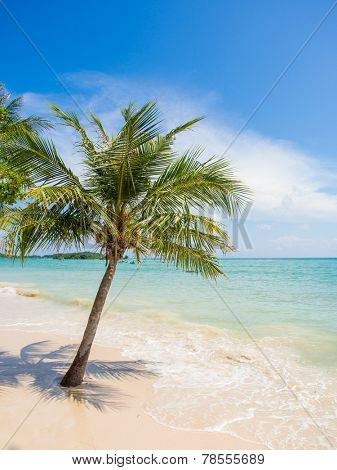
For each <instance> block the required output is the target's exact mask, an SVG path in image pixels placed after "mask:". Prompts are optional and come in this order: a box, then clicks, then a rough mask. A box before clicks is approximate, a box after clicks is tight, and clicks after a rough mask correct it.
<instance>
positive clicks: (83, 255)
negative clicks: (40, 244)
mask: <svg viewBox="0 0 337 470" xmlns="http://www.w3.org/2000/svg"><path fill="white" fill-rule="evenodd" d="M0 258H7V257H6V256H5V255H3V254H2V253H0ZM26 258H40V259H41V258H49V259H59V260H62V259H105V256H104V255H102V254H100V253H93V252H92V251H79V252H77V253H54V254H52V255H43V256H39V255H31V256H26ZM123 259H128V256H127V255H125V256H124V257H123Z"/></svg>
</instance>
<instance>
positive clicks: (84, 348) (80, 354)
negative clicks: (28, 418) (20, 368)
mask: <svg viewBox="0 0 337 470" xmlns="http://www.w3.org/2000/svg"><path fill="white" fill-rule="evenodd" d="M115 271H116V260H115V259H111V260H110V261H109V264H108V267H107V269H106V271H105V274H104V276H103V279H102V282H101V284H100V286H99V289H98V292H97V295H96V298H95V301H94V304H93V306H92V309H91V312H90V315H89V319H88V323H87V326H86V329H85V331H84V335H83V338H82V341H81V344H80V346H79V348H78V351H77V354H76V356H75V359H74V360H73V362H72V364H71V366H70V368H69V370H68V372H67V373H66V375H65V376H64V377H63V379H62V381H61V385H62V386H63V387H76V386H78V385H81V383H82V381H83V377H84V373H85V368H86V366H87V363H88V359H89V354H90V351H91V346H92V343H93V341H94V339H95V335H96V331H97V327H98V323H99V320H100V318H101V314H102V311H103V308H104V304H105V301H106V298H107V296H108V293H109V290H110V286H111V282H112V279H113V277H114V274H115Z"/></svg>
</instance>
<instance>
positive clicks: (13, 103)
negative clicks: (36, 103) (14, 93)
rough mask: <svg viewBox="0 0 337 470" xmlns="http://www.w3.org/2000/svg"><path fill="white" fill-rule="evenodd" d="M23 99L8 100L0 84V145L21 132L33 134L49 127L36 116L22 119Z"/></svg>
mask: <svg viewBox="0 0 337 470" xmlns="http://www.w3.org/2000/svg"><path fill="white" fill-rule="evenodd" d="M22 107H23V98H22V97H21V96H19V97H17V98H14V99H12V100H11V99H10V93H7V92H6V90H5V88H4V86H3V85H2V84H1V83H0V143H1V142H4V141H5V140H9V139H11V138H13V137H14V136H17V135H19V134H22V133H23V132H35V131H39V130H41V129H46V128H48V127H50V124H49V123H48V121H46V120H45V119H41V118H40V117H38V116H28V117H26V118H25V117H22V115H21V110H22Z"/></svg>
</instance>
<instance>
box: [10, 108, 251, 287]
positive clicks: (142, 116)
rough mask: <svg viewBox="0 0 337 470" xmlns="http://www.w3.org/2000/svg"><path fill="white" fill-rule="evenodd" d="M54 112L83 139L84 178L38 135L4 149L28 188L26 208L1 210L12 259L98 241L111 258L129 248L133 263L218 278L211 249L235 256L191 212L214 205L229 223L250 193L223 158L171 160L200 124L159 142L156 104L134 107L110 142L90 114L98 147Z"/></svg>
mask: <svg viewBox="0 0 337 470" xmlns="http://www.w3.org/2000/svg"><path fill="white" fill-rule="evenodd" d="M52 109H53V110H54V112H55V113H56V115H57V117H58V118H60V120H61V122H62V123H63V124H65V125H67V126H70V127H72V128H74V129H75V130H76V131H77V133H78V134H79V137H80V139H79V141H78V146H79V148H80V150H81V151H82V153H83V166H84V173H83V177H82V178H81V179H80V178H79V177H78V176H76V175H75V174H74V173H73V172H72V171H71V170H70V169H69V168H67V166H66V165H65V163H64V162H63V160H62V159H61V157H60V156H59V154H58V153H57V150H56V148H55V146H54V144H53V143H52V142H51V141H49V140H46V139H43V138H41V137H39V136H38V135H36V134H35V135H32V134H30V135H29V134H27V135H21V136H18V137H17V138H16V139H15V141H14V142H13V141H12V142H10V143H9V144H8V145H7V146H6V147H5V150H4V153H5V154H6V155H7V158H8V160H9V161H10V164H11V165H12V166H13V167H15V168H16V170H20V171H22V172H24V173H27V174H29V177H30V180H31V182H32V186H31V187H30V189H28V190H27V192H26V194H25V195H26V198H27V199H26V200H27V204H26V206H25V207H24V208H19V207H15V208H7V210H6V211H5V214H4V216H3V218H2V221H3V224H5V225H6V227H5V228H6V230H7V232H8V234H7V236H6V238H5V239H4V240H3V245H4V247H5V248H6V250H7V252H8V254H10V255H20V256H21V257H22V258H23V257H24V256H25V255H27V254H29V253H31V252H32V251H33V250H36V249H52V248H53V249H60V247H65V248H67V247H72V246H74V245H75V246H77V247H79V248H80V247H82V246H83V244H84V243H85V242H86V241H88V240H92V239H94V240H95V241H96V243H97V246H98V247H99V248H100V249H101V250H102V251H103V252H104V253H105V254H106V256H107V258H108V259H110V258H112V257H114V258H116V259H117V260H118V259H120V258H121V256H122V255H123V253H124V252H125V250H132V251H133V252H134V254H135V256H136V257H137V260H140V259H141V256H142V255H148V254H150V253H151V254H154V255H157V256H159V257H160V258H161V259H162V260H163V261H165V262H173V263H174V264H175V265H176V266H177V267H181V268H183V269H185V270H193V271H196V272H200V273H201V274H202V275H204V276H206V277H211V278H213V277H216V276H217V275H219V274H222V271H221V269H220V267H219V265H218V261H217V258H216V256H215V250H216V249H220V250H222V251H226V250H228V249H231V247H230V242H229V237H228V234H227V232H226V231H225V230H224V228H223V227H222V226H221V225H220V224H219V223H217V222H216V221H215V220H212V219H211V218H208V217H204V216H201V215H198V214H197V212H198V211H200V209H205V208H206V207H207V206H210V205H211V206H213V207H216V208H220V209H221V210H223V211H225V213H226V214H227V215H228V216H233V215H234V214H235V213H236V212H237V211H239V210H240V209H241V208H242V205H243V203H244V202H245V201H246V200H247V196H248V190H247V188H246V187H245V186H244V185H243V184H242V183H241V182H240V181H238V180H237V179H236V178H234V176H233V172H232V170H231V168H230V165H229V164H228V162H227V161H225V160H223V159H220V158H211V159H208V160H206V161H203V162H201V161H200V157H201V154H202V152H201V150H200V149H192V150H189V151H186V152H185V153H184V154H183V155H182V156H180V157H179V158H178V157H177V154H176V152H175V151H174V148H173V140H174V137H175V136H176V135H177V134H178V133H180V132H182V131H185V130H187V129H190V128H192V127H193V125H194V124H196V123H197V122H198V121H199V120H200V119H199V118H198V119H194V120H192V121H189V122H187V123H185V124H183V125H181V126H179V127H177V128H175V129H173V130H171V131H170V132H168V133H166V134H161V133H160V128H159V120H158V119H159V113H158V109H157V106H156V104H154V103H147V104H145V105H144V106H143V107H142V108H141V109H136V108H135V107H134V106H132V105H130V106H128V107H127V108H126V109H123V110H122V116H123V118H124V124H123V126H122V128H121V130H120V131H119V132H118V134H116V135H115V136H113V135H109V134H108V133H107V132H106V131H105V129H104V127H103V125H102V123H101V121H100V120H99V119H98V118H97V117H96V116H95V115H94V114H92V113H91V114H90V119H91V122H92V124H93V125H94V127H95V129H96V131H97V134H98V138H97V139H95V140H94V139H92V138H90V137H89V135H88V133H87V132H86V130H85V129H84V128H83V127H82V126H81V124H80V122H79V119H78V117H77V116H76V114H74V113H66V112H64V111H62V110H60V109H59V108H57V107H56V106H54V105H52Z"/></svg>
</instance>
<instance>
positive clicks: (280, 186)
mask: <svg viewBox="0 0 337 470" xmlns="http://www.w3.org/2000/svg"><path fill="white" fill-rule="evenodd" d="M66 79H67V81H68V83H69V86H71V87H72V88H73V90H74V94H75V95H74V96H76V101H77V102H78V103H80V106H81V107H82V109H83V110H85V111H87V110H93V111H94V112H96V113H97V114H99V115H100V117H101V118H102V120H103V122H104V123H105V124H107V125H108V126H110V128H112V129H116V128H118V125H119V123H120V118H119V113H118V109H119V108H120V107H121V106H125V105H126V104H128V102H129V101H130V100H131V99H134V101H135V102H136V103H141V102H144V101H145V100H147V99H151V98H152V99H157V101H158V102H159V105H160V108H161V111H162V113H163V117H164V122H165V124H166V125H167V126H168V127H171V126H174V125H176V124H178V123H181V122H183V121H185V120H188V119H190V118H193V117H195V116H198V115H202V114H208V116H209V118H208V119H206V120H205V121H203V122H202V123H200V125H199V126H198V128H197V130H196V131H193V132H189V133H185V134H183V135H181V137H179V138H178V139H177V147H178V148H179V150H182V149H185V148H186V147H189V146H191V145H201V146H203V147H204V148H205V156H209V155H213V154H217V155H221V154H222V153H223V152H224V150H225V149H226V148H227V146H228V145H229V144H230V142H231V140H232V139H233V137H234V136H235V129H234V128H233V127H232V125H231V123H230V122H228V119H227V120H226V121H223V120H222V119H221V117H219V113H218V112H215V111H214V108H216V106H213V105H214V101H215V100H216V96H215V95H214V94H209V95H207V96H204V97H201V96H199V97H193V96H192V97H191V96H186V95H185V94H184V93H182V92H179V91H176V90H175V91H174V90H172V89H169V88H165V87H163V86H159V85H158V84H153V83H149V82H145V81H131V80H119V79H115V78H113V77H110V76H108V75H104V74H91V73H86V74H70V75H67V76H66ZM50 98H52V100H53V101H55V102H57V103H61V104H63V105H64V103H66V104H67V106H66V107H67V108H72V109H75V105H74V103H72V102H71V101H70V100H69V99H68V98H67V97H66V98H64V97H63V98H62V97H56V96H53V97H46V96H40V95H36V94H32V93H27V94H26V104H27V106H28V107H29V108H30V109H33V110H34V112H37V111H38V109H39V108H41V107H43V108H45V107H46V102H47V101H49V100H50ZM53 138H54V139H55V141H56V142H57V144H58V146H59V147H60V149H61V150H62V153H64V154H65V155H66V161H67V162H74V161H78V160H77V159H76V156H75V154H74V152H73V151H72V144H71V135H70V134H69V133H68V134H66V133H64V129H63V128H61V129H57V130H56V131H54V132H53ZM225 156H226V158H228V159H229V160H231V162H232V164H233V165H234V167H235V168H236V169H237V174H238V175H239V177H240V178H241V179H243V180H244V181H245V182H246V183H247V184H248V185H249V186H250V187H251V188H252V190H253V191H254V206H253V210H252V211H251V213H250V216H249V218H250V219H251V220H254V219H255V220H257V221H259V220H261V221H262V220H263V221H264V222H265V221H273V220H277V221H295V220H296V221H297V222H300V223H307V222H309V221H318V220H321V221H326V222H329V221H334V219H336V217H337V195H336V194H331V193H329V192H327V191H325V190H324V188H326V187H332V186H335V185H336V181H337V174H336V173H332V172H331V171H328V170H327V169H325V168H324V166H323V165H322V163H321V161H320V160H319V159H318V158H314V157H312V156H310V155H308V154H307V153H305V152H304V151H301V150H299V149H297V148H296V147H295V146H294V145H293V144H291V143H290V142H285V141H276V140H273V139H270V138H268V137H265V136H261V135H259V134H257V133H254V132H251V131H246V132H244V133H242V135H241V136H240V138H239V139H238V140H237V141H236V142H235V144H234V145H233V146H232V147H231V148H230V150H229V152H228V155H225ZM267 225H269V224H267ZM265 226H266V224H265ZM262 230H268V229H266V228H265V229H263V228H262Z"/></svg>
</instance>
